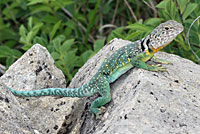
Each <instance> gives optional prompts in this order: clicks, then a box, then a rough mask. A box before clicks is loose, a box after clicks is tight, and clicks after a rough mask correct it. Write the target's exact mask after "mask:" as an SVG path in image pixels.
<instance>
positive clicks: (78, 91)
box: [8, 84, 94, 98]
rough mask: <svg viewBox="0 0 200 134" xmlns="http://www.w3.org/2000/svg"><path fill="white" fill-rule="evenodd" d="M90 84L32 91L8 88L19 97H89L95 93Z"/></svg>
mask: <svg viewBox="0 0 200 134" xmlns="http://www.w3.org/2000/svg"><path fill="white" fill-rule="evenodd" d="M89 87H90V86H89V84H85V85H83V86H81V87H79V88H45V89H39V90H32V91H18V90H14V89H12V88H10V87H8V89H9V90H10V91H11V92H12V93H13V94H14V95H15V96H19V97H37V96H63V97H79V98H81V97H87V96H91V95H93V94H94V92H93V91H92V90H91V89H90V88H89Z"/></svg>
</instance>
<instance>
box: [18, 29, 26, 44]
mask: <svg viewBox="0 0 200 134" xmlns="http://www.w3.org/2000/svg"><path fill="white" fill-rule="evenodd" d="M26 33H27V30H26V28H25V27H24V25H21V26H20V28H19V34H20V35H21V38H22V39H20V40H22V41H23V42H26V39H25V38H26Z"/></svg>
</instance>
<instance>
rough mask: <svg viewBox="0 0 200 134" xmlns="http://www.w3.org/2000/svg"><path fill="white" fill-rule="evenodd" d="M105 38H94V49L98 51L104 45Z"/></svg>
mask: <svg viewBox="0 0 200 134" xmlns="http://www.w3.org/2000/svg"><path fill="white" fill-rule="evenodd" d="M104 42H105V38H103V39H100V40H96V41H95V43H94V51H95V52H98V51H99V50H100V49H101V48H102V47H103V46H104Z"/></svg>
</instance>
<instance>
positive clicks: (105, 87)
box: [8, 20, 183, 116]
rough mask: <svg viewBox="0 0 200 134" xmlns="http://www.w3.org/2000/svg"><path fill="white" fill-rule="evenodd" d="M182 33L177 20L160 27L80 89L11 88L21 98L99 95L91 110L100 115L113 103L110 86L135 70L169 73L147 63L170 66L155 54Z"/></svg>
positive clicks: (123, 50)
mask: <svg viewBox="0 0 200 134" xmlns="http://www.w3.org/2000/svg"><path fill="white" fill-rule="evenodd" d="M182 31H183V26H182V25H181V24H180V23H178V22H176V21H174V20H169V21H167V22H165V23H162V24H160V25H159V26H157V27H156V28H155V29H154V30H153V31H152V32H151V33H150V34H149V35H148V36H146V37H144V38H142V39H141V40H138V41H135V42H132V43H130V44H128V45H126V46H124V47H122V48H120V49H119V50H117V51H116V52H115V53H113V54H112V55H111V56H110V57H109V58H107V59H106V60H105V61H104V62H103V63H102V64H101V66H100V68H99V69H98V72H97V73H96V74H95V75H94V76H93V77H92V79H91V80H90V81H89V82H88V83H86V84H85V85H83V86H81V87H79V88H46V89H40V90H33V91H17V90H14V89H11V88H9V87H8V88H9V89H10V90H11V92H12V93H13V94H14V95H15V96H20V97H33V96H50V95H55V96H64V97H79V98H81V97H88V96H92V95H94V94H96V93H99V94H100V97H98V98H96V99H95V100H94V101H93V102H92V103H91V106H90V111H91V112H92V113H93V114H95V115H96V116H98V115H99V114H100V113H101V111H100V110H101V107H103V106H104V105H105V104H107V103H108V102H110V100H111V94H110V86H109V84H110V83H112V82H114V81H115V80H116V79H117V78H119V77H120V76H121V75H122V74H124V73H125V72H127V71H128V70H130V69H131V68H133V67H137V68H142V69H145V70H149V71H166V68H164V67H162V66H160V64H157V65H149V64H147V63H146V62H147V61H148V60H150V59H153V60H154V61H155V62H159V63H165V64H169V62H167V61H164V60H161V59H158V58H155V57H154V56H153V55H154V54H155V53H156V52H157V51H159V50H160V49H162V48H163V47H165V46H166V45H167V44H169V43H170V42H171V41H172V40H173V39H174V38H175V37H176V36H177V35H178V34H179V33H181V32H182Z"/></svg>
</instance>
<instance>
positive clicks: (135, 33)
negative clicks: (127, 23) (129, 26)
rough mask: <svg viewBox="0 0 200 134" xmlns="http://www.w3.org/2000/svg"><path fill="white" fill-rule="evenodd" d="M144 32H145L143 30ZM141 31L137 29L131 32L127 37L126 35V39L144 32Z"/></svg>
mask: <svg viewBox="0 0 200 134" xmlns="http://www.w3.org/2000/svg"><path fill="white" fill-rule="evenodd" d="M142 33H143V32H142ZM142 33H141V31H136V32H133V33H131V34H128V35H127V36H126V37H125V40H131V39H133V38H135V37H137V36H138V35H140V34H142Z"/></svg>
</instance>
